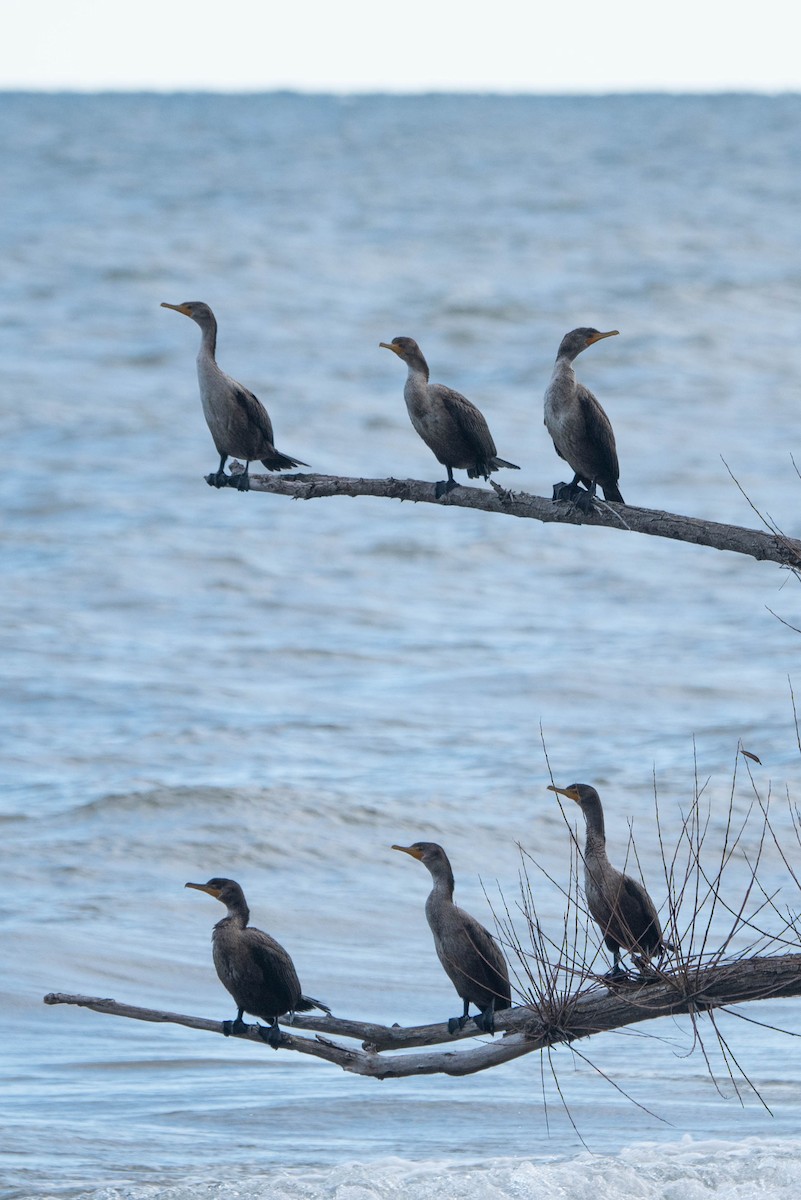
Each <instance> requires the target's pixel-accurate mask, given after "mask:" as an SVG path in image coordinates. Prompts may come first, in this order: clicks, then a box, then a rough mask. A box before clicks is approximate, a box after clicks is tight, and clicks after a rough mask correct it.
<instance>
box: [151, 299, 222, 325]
mask: <svg viewBox="0 0 801 1200" xmlns="http://www.w3.org/2000/svg"><path fill="white" fill-rule="evenodd" d="M161 307H162V308H171V309H172V310H173V312H179V313H183V314H184V316H185V317H191V319H192V320H193V321H197V323H198V325H204V324H207V323H208V322H210V321H213V320H214V313H213V312H212V311H211V309H210V308H209V306H208V304H204V303H203V301H202V300H184V302H183V304H168V303H167V301H166V300H162V302H161Z"/></svg>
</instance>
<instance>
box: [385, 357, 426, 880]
mask: <svg viewBox="0 0 801 1200" xmlns="http://www.w3.org/2000/svg"><path fill="white" fill-rule="evenodd" d="M387 348H388V349H390V350H391V349H392V347H391V346H389V347H387ZM392 849H393V850H402V851H403V853H404V854H411V856H412V858H416V859H417V861H418V862H422V861H423V856H422V854H421V853H420V851H419V850H417V849H416V848H415V847H414V846H393V847H392Z"/></svg>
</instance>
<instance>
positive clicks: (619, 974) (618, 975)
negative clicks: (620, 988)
mask: <svg viewBox="0 0 801 1200" xmlns="http://www.w3.org/2000/svg"><path fill="white" fill-rule="evenodd" d="M627 976H628V971H627V970H626V969H625V967H621V965H620V963H619V962H616V963H615V965H614V966H613V967H612V970H611V971H607V972H606V974H605V975H604V979H625V978H626V977H627Z"/></svg>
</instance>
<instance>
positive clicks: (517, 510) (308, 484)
mask: <svg viewBox="0 0 801 1200" xmlns="http://www.w3.org/2000/svg"><path fill="white" fill-rule="evenodd" d="M232 465H234V466H235V465H236V464H232ZM208 478H209V479H210V478H211V476H209V477H208ZM236 478H237V477H236V475H232V476H231V477H230V483H229V484H228V486H229V487H235V486H236ZM250 488H251V491H254V492H272V493H274V494H276V495H281V496H291V497H292V498H293V499H295V500H316V499H321V498H323V497H325V496H378V497H383V498H386V499H393V500H411V501H413V502H414V503H415V504H437V505H439V506H440V507H444V508H475V509H480V510H481V511H483V512H494V513H505V514H506V515H507V516H511V517H526V518H529V519H532V520H535V521H544V522H557V523H559V524H563V525H597V526H601V527H602V528H605V529H619V530H624V531H627V532H631V533H646V534H649V535H651V536H652V537H664V538H672V539H673V540H674V541H679V542H692V543H694V544H695V545H698V546H711V547H712V548H713V549H715V550H730V551H732V552H733V553H735V554H746V555H748V556H750V557H751V558H756V559H759V560H763V559H764V560H767V561H769V562H775V563H780V564H781V565H782V566H785V567H794V568H801V540H799V539H797V538H790V537H785V536H784V534H782V533H780V532H779V531H778V530H777V529H774V530H773V531H772V532H768V533H765V532H763V531H762V530H758V529H746V528H744V527H742V526H740V525H723V524H721V523H720V522H718V521H705V520H702V519H701V518H700V517H683V516H678V515H676V514H675V513H668V512H661V511H660V510H658V509H652V508H634V507H633V506H632V505H628V504H625V505H623V504H615V505H611V504H607V503H605V502H604V501H602V500H598V501H597V503H596V504H595V505H594V507H593V509H592V512H590V513H584V512H582V511H581V510H580V509H579V508H577V506H576V505H575V504H573V503H572V502H571V501H566V500H560V501H553V500H547V499H545V498H544V497H542V496H532V495H529V494H528V493H527V492H513V491H508V490H506V489H505V488H502V487H500V486H499V485H498V484H496V483H495V482H494V480H493V481H492V489H493V490H492V491H489V490H487V489H486V488H477V487H457V488H455V489H454V490H453V491H451V492H448V493H447V494H446V495H444V496H442V497H441V498H437V495H436V490H435V485H434V484H433V483H424V482H422V481H421V480H417V479H353V478H346V477H344V476H339V475H311V474H306V475H251V476H250Z"/></svg>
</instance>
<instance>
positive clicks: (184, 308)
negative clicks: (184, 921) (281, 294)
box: [161, 300, 198, 887]
mask: <svg viewBox="0 0 801 1200" xmlns="http://www.w3.org/2000/svg"><path fill="white" fill-rule="evenodd" d="M161 307H162V308H171V309H172V310H173V312H179V313H183V314H184V316H185V317H191V316H192V314H191V312H190V311H189V305H188V304H168V303H167V301H166V300H162V302H161ZM186 886H187V887H197V886H198V885H197V884H195V883H191V884H190V883H188V884H187V885H186Z"/></svg>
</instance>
